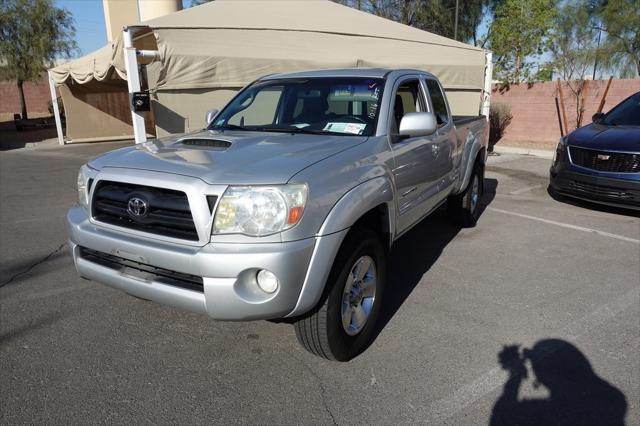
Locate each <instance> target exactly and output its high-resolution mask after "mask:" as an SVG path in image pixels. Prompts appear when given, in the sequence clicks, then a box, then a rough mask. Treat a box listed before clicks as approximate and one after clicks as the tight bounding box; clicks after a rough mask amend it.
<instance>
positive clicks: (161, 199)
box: [91, 180, 198, 241]
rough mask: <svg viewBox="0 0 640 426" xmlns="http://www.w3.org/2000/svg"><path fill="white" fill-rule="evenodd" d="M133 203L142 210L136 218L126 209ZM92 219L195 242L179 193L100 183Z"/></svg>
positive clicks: (184, 197) (186, 206) (185, 204)
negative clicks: (138, 204)
mask: <svg viewBox="0 0 640 426" xmlns="http://www.w3.org/2000/svg"><path fill="white" fill-rule="evenodd" d="M132 199H138V200H142V201H143V202H144V205H145V207H144V208H141V209H140V210H139V212H140V213H141V214H139V215H135V214H133V213H131V211H130V209H129V202H130V201H131V200H132ZM91 210H92V215H93V218H94V219H95V220H98V221H100V222H104V223H108V224H111V225H116V226H122V227H125V228H129V229H135V230H138V231H143V232H149V233H151V234H157V235H164V236H167V237H172V238H180V239H184V240H191V241H197V240H198V233H197V231H196V227H195V224H194V222H193V217H192V216H191V210H190V208H189V200H188V199H187V195H186V194H185V193H184V192H181V191H174V190H171V189H163V188H155V187H152V186H143V185H135V184H130V183H124V182H112V181H104V180H103V181H100V182H98V184H97V185H96V188H95V189H94V191H93V202H92V208H91Z"/></svg>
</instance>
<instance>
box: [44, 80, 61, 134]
mask: <svg viewBox="0 0 640 426" xmlns="http://www.w3.org/2000/svg"><path fill="white" fill-rule="evenodd" d="M47 75H48V76H49V89H50V90H51V105H52V106H53V116H54V117H55V119H56V131H57V132H58V143H59V144H60V145H64V136H63V135H62V121H61V120H60V109H59V108H58V97H57V96H56V83H55V82H54V81H53V78H51V72H47Z"/></svg>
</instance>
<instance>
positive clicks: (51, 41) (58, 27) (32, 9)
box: [0, 0, 77, 118]
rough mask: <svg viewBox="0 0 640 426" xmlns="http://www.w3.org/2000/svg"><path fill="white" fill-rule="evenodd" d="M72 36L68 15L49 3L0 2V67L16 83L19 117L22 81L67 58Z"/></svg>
mask: <svg viewBox="0 0 640 426" xmlns="http://www.w3.org/2000/svg"><path fill="white" fill-rule="evenodd" d="M74 36H75V28H74V26H73V18H72V17H71V14H70V13H69V12H68V11H67V10H66V9H61V8H58V7H55V6H54V5H53V2H52V0H1V1H0V65H1V66H2V68H3V69H2V71H3V76H4V77H5V78H8V79H12V80H16V82H17V85H18V91H19V94H20V106H21V109H22V118H28V117H27V105H26V102H25V98H24V90H23V87H22V86H23V84H24V82H25V81H32V80H36V79H38V78H40V77H41V75H42V73H43V72H44V71H46V70H47V68H49V67H51V66H53V63H54V60H55V59H56V58H59V57H67V58H68V57H70V56H71V54H72V53H73V52H75V51H76V49H77V44H76V42H75V40H74Z"/></svg>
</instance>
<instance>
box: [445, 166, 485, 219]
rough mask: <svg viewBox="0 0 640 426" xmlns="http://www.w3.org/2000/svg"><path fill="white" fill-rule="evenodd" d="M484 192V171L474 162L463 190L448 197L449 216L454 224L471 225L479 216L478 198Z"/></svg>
mask: <svg viewBox="0 0 640 426" xmlns="http://www.w3.org/2000/svg"><path fill="white" fill-rule="evenodd" d="M483 192H484V173H483V172H482V166H481V165H480V163H478V162H476V164H475V165H474V166H473V172H472V174H471V178H470V179H469V184H468V185H467V188H466V189H465V190H464V192H462V193H460V194H458V195H454V196H452V197H450V198H449V200H448V202H447V207H448V210H449V216H450V217H451V219H452V220H453V222H454V223H455V224H456V225H459V226H464V227H473V226H475V225H476V222H477V221H478V217H479V216H480V208H479V207H480V198H481V197H482V193H483Z"/></svg>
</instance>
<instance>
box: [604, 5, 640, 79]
mask: <svg viewBox="0 0 640 426" xmlns="http://www.w3.org/2000/svg"><path fill="white" fill-rule="evenodd" d="M596 14H597V16H598V18H599V20H600V26H598V29H601V30H603V31H604V33H605V34H606V38H605V39H604V41H603V43H602V45H601V46H600V52H601V55H602V57H601V60H602V65H603V66H604V68H606V69H609V70H612V71H616V70H617V71H618V73H619V75H620V76H621V77H634V76H636V75H640V4H638V0H604V1H602V2H601V3H600V4H598V5H597V6H596Z"/></svg>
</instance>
